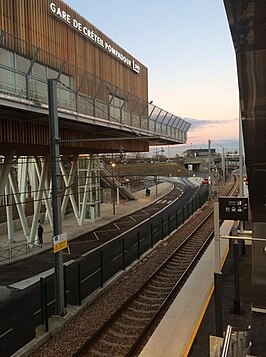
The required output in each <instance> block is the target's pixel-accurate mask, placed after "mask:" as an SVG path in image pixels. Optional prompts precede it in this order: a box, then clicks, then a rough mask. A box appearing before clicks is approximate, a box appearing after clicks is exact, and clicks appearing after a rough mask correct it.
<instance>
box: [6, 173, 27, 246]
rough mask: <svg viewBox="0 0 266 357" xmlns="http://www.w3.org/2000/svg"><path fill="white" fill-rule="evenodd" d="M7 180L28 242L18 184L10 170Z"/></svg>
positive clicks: (25, 220)
mask: <svg viewBox="0 0 266 357" xmlns="http://www.w3.org/2000/svg"><path fill="white" fill-rule="evenodd" d="M9 182H10V185H11V189H12V191H13V194H14V199H15V202H16V205H17V210H18V214H19V218H20V223H21V226H22V229H23V232H24V235H25V237H26V240H27V242H28V243H29V235H30V234H29V233H30V232H29V227H28V223H27V219H26V216H25V212H24V210H23V207H22V205H21V200H20V194H19V192H18V185H17V182H16V179H15V175H14V173H13V172H12V170H11V171H10V173H9Z"/></svg>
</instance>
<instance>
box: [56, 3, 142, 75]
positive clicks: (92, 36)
mask: <svg viewBox="0 0 266 357" xmlns="http://www.w3.org/2000/svg"><path fill="white" fill-rule="evenodd" d="M50 11H51V12H52V14H54V15H55V16H56V17H58V18H60V19H61V20H63V21H64V22H65V23H67V24H68V25H69V26H71V27H72V28H74V29H75V30H76V31H79V32H80V33H81V34H82V35H84V36H85V37H87V38H88V39H89V40H91V41H93V42H94V43H95V44H96V45H97V46H99V47H101V48H102V49H103V50H105V51H107V52H108V53H110V54H111V55H112V56H114V57H116V58H118V59H119V60H120V61H122V62H123V63H124V64H126V65H127V66H129V67H130V68H131V69H133V71H134V72H136V73H140V66H139V64H138V63H136V62H135V61H134V60H131V59H129V58H128V57H127V56H125V55H123V54H122V53H121V52H120V51H118V50H117V49H116V48H114V47H112V46H111V45H110V44H109V43H108V42H106V41H104V40H103V39H102V38H101V37H100V36H98V35H97V34H96V33H95V32H94V31H93V30H90V29H89V28H88V27H87V26H84V25H83V24H82V23H80V22H79V21H78V20H77V19H75V18H71V16H70V15H69V14H68V13H66V12H65V11H64V10H61V9H60V7H58V6H57V5H56V4H55V3H54V2H52V3H50Z"/></svg>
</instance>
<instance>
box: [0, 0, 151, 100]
mask: <svg viewBox="0 0 266 357" xmlns="http://www.w3.org/2000/svg"><path fill="white" fill-rule="evenodd" d="M50 2H51V1H50V0H0V28H1V29H4V30H6V31H7V32H9V33H11V34H13V35H15V36H16V37H18V38H21V39H22V40H24V41H26V42H29V43H30V44H32V45H34V46H38V47H40V48H41V49H43V50H45V51H47V52H48V53H51V54H52V55H53V56H56V57H58V58H60V59H61V60H65V61H66V62H69V63H70V64H72V65H74V66H77V67H79V68H82V69H85V70H86V71H88V72H89V73H91V74H93V75H96V76H97V77H100V78H102V79H103V80H105V81H107V82H110V83H111V84H113V85H115V86H118V87H119V88H121V89H122V90H125V91H127V92H130V93H131V94H133V95H135V96H137V97H140V98H141V99H143V100H144V101H147V100H148V88H147V87H148V84H147V81H148V78H147V68H146V67H145V66H143V65H142V64H140V63H139V61H137V62H138V63H139V64H140V66H141V73H140V74H136V73H135V72H133V71H132V70H131V69H130V68H128V67H127V66H125V65H124V64H123V63H122V62H120V60H116V59H115V58H114V57H113V56H111V55H109V54H108V53H107V52H106V51H104V50H102V49H100V48H99V47H97V46H96V45H94V44H93V43H92V42H91V41H90V40H88V39H86V38H85V37H84V36H82V35H81V34H79V33H78V32H77V31H75V30H74V29H72V28H71V27H70V26H68V25H67V24H65V23H64V22H63V21H61V20H60V19H58V18H57V17H56V16H54V15H53V14H51V13H50V8H49V6H50ZM54 2H55V4H56V5H57V6H59V7H60V9H61V10H64V11H65V12H66V13H68V14H70V15H71V18H75V19H77V20H78V21H80V22H81V23H82V24H83V25H86V26H87V27H88V28H89V29H92V30H94V31H95V32H96V33H97V34H98V35H99V36H100V37H101V38H102V39H103V40H106V41H107V42H108V43H109V44H110V45H111V46H113V47H114V48H116V49H117V50H118V51H119V50H120V52H121V53H123V54H124V55H126V56H128V58H130V59H132V58H133V57H132V56H131V55H129V54H128V53H127V52H126V51H124V50H123V49H122V48H121V47H119V46H118V45H116V44H115V43H114V42H113V41H112V40H111V39H109V38H108V37H107V36H105V35H104V34H103V33H102V32H101V31H99V30H98V29H97V28H95V26H93V25H92V24H91V23H89V22H88V21H86V20H85V19H84V18H83V17H81V16H80V15H79V14H78V13H76V12H75V11H74V10H73V9H71V8H70V7H69V6H67V5H66V4H65V3H64V2H63V1H60V0H57V1H54ZM94 6H97V5H94ZM128 41H129V45H130V39H128ZM15 46H16V45H15ZM13 47H14V44H11V43H10V48H12V49H13ZM27 47H28V46H26V45H24V46H22V48H19V49H17V51H18V52H22V54H24V55H25V56H29V52H30V51H29V48H27ZM43 62H44V63H45V64H47V65H51V63H49V60H48V58H47V57H46V58H43Z"/></svg>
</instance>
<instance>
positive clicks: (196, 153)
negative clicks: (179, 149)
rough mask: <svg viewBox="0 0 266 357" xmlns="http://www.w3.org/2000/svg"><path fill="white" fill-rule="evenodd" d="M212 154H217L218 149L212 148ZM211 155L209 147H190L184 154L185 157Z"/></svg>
mask: <svg viewBox="0 0 266 357" xmlns="http://www.w3.org/2000/svg"><path fill="white" fill-rule="evenodd" d="M210 152H211V155H215V154H216V149H211V150H210ZM208 155H209V150H208V149H188V150H186V151H184V152H183V154H182V156H184V157H190V158H192V157H204V156H205V157H206V156H208Z"/></svg>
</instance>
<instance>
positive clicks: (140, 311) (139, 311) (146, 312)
mask: <svg viewBox="0 0 266 357" xmlns="http://www.w3.org/2000/svg"><path fill="white" fill-rule="evenodd" d="M128 310H129V311H131V312H134V313H135V314H136V316H137V315H138V314H143V315H151V314H153V313H154V312H155V311H156V310H157V309H154V308H153V309H147V305H146V309H140V308H139V307H137V306H136V307H134V306H130V307H129V308H128Z"/></svg>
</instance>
